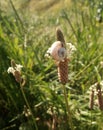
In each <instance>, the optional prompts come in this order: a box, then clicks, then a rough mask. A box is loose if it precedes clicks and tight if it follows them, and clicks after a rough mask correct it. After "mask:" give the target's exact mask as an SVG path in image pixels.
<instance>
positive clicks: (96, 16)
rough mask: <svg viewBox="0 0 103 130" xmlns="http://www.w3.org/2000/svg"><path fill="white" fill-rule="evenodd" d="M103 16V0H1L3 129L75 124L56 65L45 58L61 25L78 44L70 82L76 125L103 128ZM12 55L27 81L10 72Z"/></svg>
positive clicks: (63, 128)
mask: <svg viewBox="0 0 103 130" xmlns="http://www.w3.org/2000/svg"><path fill="white" fill-rule="evenodd" d="M102 17H103V2H102V0H98V1H97V0H85V1H84V0H78V1H77V0H47V1H44V0H40V1H36V0H22V1H21V0H16V1H14V0H12V1H11V0H3V1H0V113H1V114H0V129H1V130H18V129H19V130H43V129H44V130H69V129H70V126H69V124H68V122H67V117H66V108H65V101H64V96H63V92H62V85H61V84H60V83H59V82H58V77H57V69H56V66H55V64H54V62H53V60H51V59H47V58H45V53H46V51H47V49H48V48H49V47H50V46H51V44H52V43H53V42H54V41H55V40H56V38H55V29H56V27H58V26H59V27H60V28H61V29H62V31H63V34H64V36H65V39H66V41H67V42H71V43H72V44H73V45H75V47H76V49H77V51H76V52H75V53H74V55H73V57H72V59H70V62H69V66H68V67H69V74H68V75H69V82H68V84H66V89H67V94H68V102H69V106H70V110H71V113H70V114H71V115H70V116H71V117H72V124H73V126H74V129H75V130H102V129H103V101H102V105H101V102H100V100H99V96H98V87H97V86H98V85H97V84H99V87H101V92H102V89H103V85H102V80H103V23H102V22H103V21H102ZM12 59H14V60H15V62H16V63H17V64H21V65H22V66H23V69H22V76H23V78H24V79H25V81H26V83H25V85H24V86H23V87H22V86H20V84H19V83H18V82H16V80H15V78H14V77H13V75H12V74H8V73H7V69H8V68H9V67H10V66H11V63H10V62H11V60H12ZM94 84H95V85H94ZM93 85H94V86H93ZM92 88H93V91H94V94H95V95H94V106H93V109H92V108H90V106H89V104H90V100H91V98H90V93H91V92H92V91H91V89H92ZM99 91H100V89H99ZM92 94H93V93H92ZM101 100H103V99H101Z"/></svg>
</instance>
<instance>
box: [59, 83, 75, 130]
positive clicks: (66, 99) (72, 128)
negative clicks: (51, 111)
mask: <svg viewBox="0 0 103 130" xmlns="http://www.w3.org/2000/svg"><path fill="white" fill-rule="evenodd" d="M62 86H63V91H64V98H65V105H66V111H67V117H68V122H69V125H70V128H71V130H74V126H73V123H72V117H71V112H70V108H69V103H68V97H67V93H66V87H65V85H62Z"/></svg>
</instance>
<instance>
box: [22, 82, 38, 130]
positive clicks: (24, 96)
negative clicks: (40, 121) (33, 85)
mask: <svg viewBox="0 0 103 130" xmlns="http://www.w3.org/2000/svg"><path fill="white" fill-rule="evenodd" d="M20 88H21V92H22V95H23V98H24V100H25V103H26V105H27V107H28V108H29V110H30V113H31V115H32V120H33V122H34V125H35V129H36V130H38V127H37V124H36V120H35V118H34V116H33V113H32V110H31V108H30V105H29V103H28V101H27V98H26V95H25V93H24V90H23V87H22V86H21V85H20Z"/></svg>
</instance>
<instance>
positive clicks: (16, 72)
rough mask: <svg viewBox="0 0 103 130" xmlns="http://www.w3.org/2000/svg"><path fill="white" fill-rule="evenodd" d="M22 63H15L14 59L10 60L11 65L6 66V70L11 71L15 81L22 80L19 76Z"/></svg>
mask: <svg viewBox="0 0 103 130" xmlns="http://www.w3.org/2000/svg"><path fill="white" fill-rule="evenodd" d="M22 67H23V66H22V65H20V64H16V63H15V61H14V60H11V67H9V68H8V70H7V72H8V73H11V74H12V75H13V76H14V77H15V79H16V81H17V82H19V83H20V82H21V81H22V77H21V69H22Z"/></svg>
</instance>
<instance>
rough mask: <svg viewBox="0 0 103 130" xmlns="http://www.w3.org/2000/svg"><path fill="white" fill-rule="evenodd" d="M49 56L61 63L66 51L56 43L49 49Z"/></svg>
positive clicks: (60, 43)
mask: <svg viewBox="0 0 103 130" xmlns="http://www.w3.org/2000/svg"><path fill="white" fill-rule="evenodd" d="M50 55H51V56H52V58H53V59H54V60H56V61H63V60H64V58H65V57H66V49H65V48H64V47H63V43H62V42H61V41H56V42H54V43H53V44H52V46H51V48H50Z"/></svg>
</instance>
